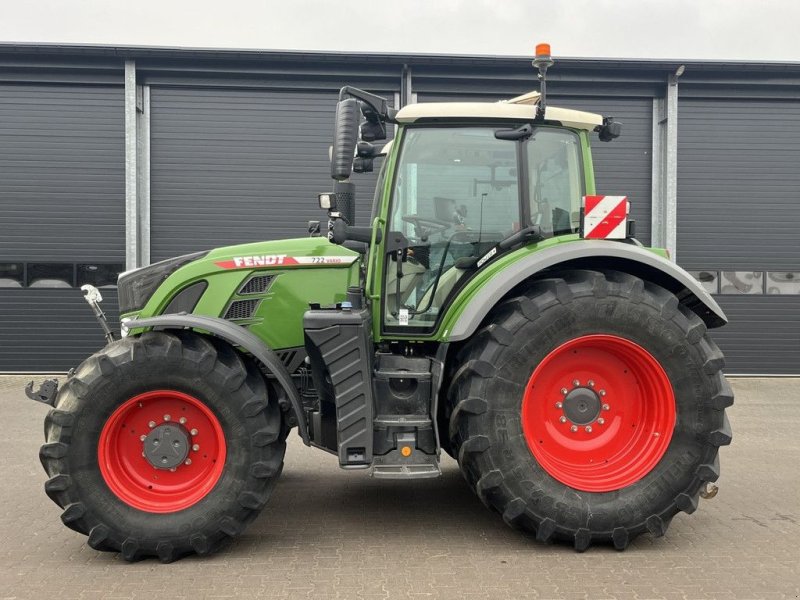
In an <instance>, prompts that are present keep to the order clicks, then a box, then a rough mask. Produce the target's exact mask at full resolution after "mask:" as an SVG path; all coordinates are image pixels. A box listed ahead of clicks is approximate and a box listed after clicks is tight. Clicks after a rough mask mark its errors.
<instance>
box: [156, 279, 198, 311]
mask: <svg viewBox="0 0 800 600" xmlns="http://www.w3.org/2000/svg"><path fill="white" fill-rule="evenodd" d="M207 287H208V282H207V281H205V280H204V281H197V282H195V283H193V284H192V285H189V286H186V287H185V288H183V289H182V290H181V291H180V292H178V293H177V294H175V296H173V298H172V300H170V301H169V304H168V305H167V307H166V308H165V309H164V310H163V312H162V314H165V315H172V314H177V313H182V312H185V313H190V312H192V311H193V310H194V307H195V306H197V303H198V301H199V300H200V297H201V296H202V295H203V292H205V291H206V288H207Z"/></svg>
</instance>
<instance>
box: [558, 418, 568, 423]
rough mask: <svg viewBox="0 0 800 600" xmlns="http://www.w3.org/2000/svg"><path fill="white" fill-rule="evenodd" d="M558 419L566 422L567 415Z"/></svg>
mask: <svg viewBox="0 0 800 600" xmlns="http://www.w3.org/2000/svg"><path fill="white" fill-rule="evenodd" d="M558 420H559V421H561V422H562V423H566V422H567V417H564V416H562V417H560V418H559V419H558Z"/></svg>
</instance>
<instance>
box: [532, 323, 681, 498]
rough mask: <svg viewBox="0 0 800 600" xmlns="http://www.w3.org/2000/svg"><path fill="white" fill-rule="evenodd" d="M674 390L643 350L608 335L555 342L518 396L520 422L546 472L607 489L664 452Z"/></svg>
mask: <svg viewBox="0 0 800 600" xmlns="http://www.w3.org/2000/svg"><path fill="white" fill-rule="evenodd" d="M674 427H675V394H674V392H673V390H672V385H671V384H670V381H669V378H668V377H667V374H666V372H665V371H664V369H663V368H662V366H661V365H660V364H659V363H658V361H657V360H656V359H655V358H654V357H653V355H651V354H650V353H649V352H647V350H645V349H644V348H642V347H641V346H639V345H638V344H635V343H634V342H632V341H630V340H627V339H625V338H621V337H617V336H613V335H587V336H583V337H579V338H575V339H573V340H570V341H569V342H566V343H565V344H562V345H561V346H559V347H558V348H556V349H555V350H553V351H552V352H550V354H548V355H547V356H546V357H545V358H544V360H542V362H541V363H540V364H539V365H538V366H537V367H536V369H535V370H534V372H533V374H532V375H531V378H530V380H529V381H528V385H527V387H526V389H525V397H524V398H523V401H522V429H523V432H524V434H525V440H526V442H527V443H528V447H529V448H530V450H531V452H532V453H533V456H534V457H535V458H536V460H537V462H538V463H539V464H540V465H541V467H542V468H543V469H544V470H545V471H547V473H548V474H550V475H551V476H552V477H553V478H555V479H557V480H558V481H560V482H561V483H564V484H566V485H568V486H570V487H572V488H575V489H577V490H582V491H585V492H610V491H613V490H618V489H621V488H624V487H626V486H629V485H631V484H632V483H635V482H636V481H639V480H640V479H642V478H643V477H644V476H645V475H647V474H648V473H649V472H650V471H651V470H652V469H653V468H654V467H655V466H656V464H658V462H659V461H660V460H661V457H662V456H664V453H665V452H666V451H667V447H668V446H669V443H670V440H671V439H672V432H673V429H674Z"/></svg>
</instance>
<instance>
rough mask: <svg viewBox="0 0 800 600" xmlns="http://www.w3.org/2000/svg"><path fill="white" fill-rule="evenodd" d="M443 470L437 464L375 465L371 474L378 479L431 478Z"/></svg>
mask: <svg viewBox="0 0 800 600" xmlns="http://www.w3.org/2000/svg"><path fill="white" fill-rule="evenodd" d="M441 474H442V470H441V469H440V468H439V465H438V463H435V464H407V465H405V464H404V465H373V466H372V473H371V475H372V476H373V477H375V478H376V479H431V478H433V477H439V476H440V475H441Z"/></svg>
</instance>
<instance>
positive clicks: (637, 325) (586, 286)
mask: <svg viewBox="0 0 800 600" xmlns="http://www.w3.org/2000/svg"><path fill="white" fill-rule="evenodd" d="M459 356H460V360H461V366H460V368H459V369H458V371H457V372H456V374H455V375H454V377H453V380H452V383H451V387H450V390H449V398H448V403H449V408H450V413H451V418H450V429H449V433H450V442H451V445H452V448H453V449H454V450H455V452H456V453H457V455H458V461H459V464H460V466H461V469H462V472H463V473H464V476H465V478H466V479H467V481H468V482H469V483H470V484H471V485H472V486H473V488H474V489H475V491H476V493H477V494H478V496H479V497H480V498H481V500H482V501H483V502H484V503H485V504H487V505H488V506H489V507H491V508H493V509H494V510H497V511H498V512H500V513H501V514H502V515H503V519H504V520H505V521H506V522H507V523H509V524H510V525H513V526H516V527H520V528H522V529H525V530H528V531H531V532H533V533H535V535H536V538H537V539H538V540H540V541H549V540H563V541H568V542H570V543H572V544H574V546H575V548H576V549H577V550H579V551H583V550H585V549H586V548H588V547H589V545H590V544H592V543H597V542H600V543H612V544H613V545H614V546H615V547H616V548H617V549H620V550H622V549H624V548H625V547H626V546H627V545H628V544H629V543H630V542H631V541H632V540H633V539H634V538H635V537H636V536H638V535H639V534H641V533H643V532H650V533H651V534H653V535H654V536H660V535H663V534H664V532H665V531H666V529H667V527H668V525H669V523H670V521H671V519H672V517H673V516H674V515H675V514H676V513H677V512H678V511H684V512H686V513H691V512H694V510H695V509H696V508H697V502H698V496H699V493H700V490H701V488H703V486H704V485H705V484H706V482H712V481H716V479H717V478H718V477H719V459H718V450H719V446H721V445H724V444H728V443H730V441H731V434H730V426H729V424H728V420H727V417H726V416H725V408H726V407H728V406H730V405H731V404H732V402H733V395H732V392H731V390H730V387H729V386H728V384H727V382H726V381H725V378H724V377H723V375H722V372H721V368H722V366H723V357H722V354H721V352H720V351H719V349H718V348H717V346H716V345H715V344H714V343H713V342H712V341H711V340H710V338H709V337H708V336H707V335H706V328H705V325H704V324H703V322H702V321H701V320H700V319H699V317H697V315H695V314H694V313H692V312H690V311H689V310H688V309H686V308H684V307H682V306H680V304H679V303H678V300H677V298H676V297H675V296H674V295H673V294H671V293H670V292H668V291H667V290H664V289H663V288H661V287H659V286H656V285H653V284H650V283H647V282H644V281H642V280H641V279H638V278H636V277H633V276H631V275H628V274H624V273H620V272H614V271H609V272H603V273H601V272H596V271H570V272H566V273H563V274H560V276H559V277H558V278H551V279H543V280H539V281H535V282H532V283H531V284H529V285H528V286H527V287H526V288H524V289H523V290H522V291H521V294H520V295H518V296H516V297H513V298H511V299H509V300H506V301H505V302H503V303H502V304H500V305H499V306H498V307H497V308H496V309H495V310H494V311H493V312H492V313H491V314H490V315H489V317H487V320H486V322H485V323H484V327H483V328H482V329H481V330H480V331H479V332H478V333H476V335H475V336H474V337H473V338H472V339H471V340H470V341H468V342H467V343H466V345H465V346H464V348H463V349H462V351H461V352H460V353H459Z"/></svg>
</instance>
